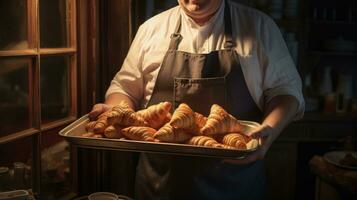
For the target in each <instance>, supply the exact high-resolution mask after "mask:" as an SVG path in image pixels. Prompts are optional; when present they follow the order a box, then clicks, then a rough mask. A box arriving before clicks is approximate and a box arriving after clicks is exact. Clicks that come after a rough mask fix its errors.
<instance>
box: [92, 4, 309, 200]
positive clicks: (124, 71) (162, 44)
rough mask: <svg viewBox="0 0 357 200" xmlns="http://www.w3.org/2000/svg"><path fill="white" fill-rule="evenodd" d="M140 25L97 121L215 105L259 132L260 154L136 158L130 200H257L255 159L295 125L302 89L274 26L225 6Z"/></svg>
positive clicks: (201, 7) (196, 7) (187, 10)
mask: <svg viewBox="0 0 357 200" xmlns="http://www.w3.org/2000/svg"><path fill="white" fill-rule="evenodd" d="M178 2H179V6H176V7H174V8H172V9H170V10H167V11H165V12H163V13H161V14H158V15H156V16H154V17H153V18H151V19H149V20H148V21H146V22H145V23H144V24H142V25H141V26H140V28H139V30H138V32H137V34H136V37H135V39H134V41H133V42H132V44H131V47H130V50H129V52H128V55H127V57H126V59H125V61H124V63H123V65H122V67H121V70H120V71H119V72H118V73H117V75H116V76H115V77H114V79H113V80H112V83H111V85H110V87H109V89H108V91H107V94H106V101H105V103H104V104H96V105H95V106H94V107H93V110H92V111H91V113H90V116H91V117H92V118H95V117H96V116H98V115H99V114H100V113H103V112H104V111H106V110H108V109H110V108H111V107H112V106H114V105H117V104H118V103H119V102H121V101H126V102H127V103H128V104H129V105H130V106H131V107H132V108H134V109H141V108H144V107H147V106H149V105H153V104H157V103H159V102H162V101H170V102H173V104H174V106H178V104H179V103H182V102H184V103H187V104H188V105H190V107H191V108H192V109H193V110H194V111H197V112H199V113H202V114H204V115H206V116H207V114H208V113H209V109H210V107H211V105H212V104H219V105H221V106H222V107H224V108H225V109H226V110H227V111H228V112H229V113H230V114H232V115H233V116H235V117H236V118H237V119H241V120H250V121H256V122H259V123H261V126H260V127H259V128H257V129H256V130H255V131H253V132H252V133H251V136H253V137H255V138H261V140H262V145H261V147H260V148H259V150H257V151H256V152H254V153H252V154H251V155H249V156H248V157H247V158H245V159H240V160H239V159H237V160H222V159H212V158H197V157H184V156H171V155H156V154H146V153H145V154H144V153H142V155H141V156H140V160H139V165H138V168H137V177H136V198H135V199H264V195H265V193H264V190H265V180H264V167H263V159H264V156H265V154H266V152H267V151H268V149H269V147H270V146H271V144H272V143H273V141H274V140H275V139H276V138H277V137H278V135H279V134H280V133H281V131H282V130H283V128H284V127H285V126H286V125H287V124H288V123H289V122H291V121H292V120H297V119H299V118H301V117H302V115H303V111H304V100H303V97H302V92H301V80H300V77H299V75H298V73H297V71H296V68H295V66H294V63H293V61H292V59H291V57H290V55H289V53H288V49H287V47H286V45H285V43H284V40H283V38H282V36H281V34H280V31H279V29H278V27H277V26H276V25H275V23H274V22H273V21H272V20H271V19H270V18H269V17H268V16H266V15H265V14H263V13H261V12H259V11H257V10H254V9H252V8H248V7H246V6H243V5H240V4H238V3H235V2H233V1H228V0H226V1H225V0H178Z"/></svg>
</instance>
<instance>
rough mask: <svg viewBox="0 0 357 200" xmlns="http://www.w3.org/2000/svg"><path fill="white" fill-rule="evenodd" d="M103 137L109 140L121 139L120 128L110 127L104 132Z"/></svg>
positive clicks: (116, 126)
mask: <svg viewBox="0 0 357 200" xmlns="http://www.w3.org/2000/svg"><path fill="white" fill-rule="evenodd" d="M104 136H105V137H107V138H111V139H116V138H122V134H121V127H120V126H119V125H110V126H108V127H107V128H106V129H105V130H104Z"/></svg>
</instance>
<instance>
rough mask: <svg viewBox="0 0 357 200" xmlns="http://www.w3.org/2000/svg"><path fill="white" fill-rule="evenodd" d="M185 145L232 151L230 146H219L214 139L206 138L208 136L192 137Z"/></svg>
mask: <svg viewBox="0 0 357 200" xmlns="http://www.w3.org/2000/svg"><path fill="white" fill-rule="evenodd" d="M187 144H191V145H198V146H205V147H218V148H225V149H234V148H233V147H231V146H228V145H225V144H221V143H219V142H217V141H216V140H215V139H213V138H211V137H208V136H203V135H200V136H194V137H192V138H191V139H190V140H189V141H188V143H187Z"/></svg>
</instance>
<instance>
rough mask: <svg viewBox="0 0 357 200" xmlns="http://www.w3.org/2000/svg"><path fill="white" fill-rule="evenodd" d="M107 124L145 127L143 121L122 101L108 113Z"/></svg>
mask: <svg viewBox="0 0 357 200" xmlns="http://www.w3.org/2000/svg"><path fill="white" fill-rule="evenodd" d="M107 118H108V124H110V125H113V124H118V125H121V126H146V125H147V123H146V122H145V121H144V119H143V118H142V117H140V116H138V115H137V114H136V113H135V111H134V110H133V109H132V108H130V106H129V105H128V104H127V103H125V102H124V101H122V102H121V103H120V104H119V105H117V106H114V107H113V108H112V109H111V110H110V112H109V113H108V116H107Z"/></svg>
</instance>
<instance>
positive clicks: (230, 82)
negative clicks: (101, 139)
mask: <svg viewBox="0 0 357 200" xmlns="http://www.w3.org/2000/svg"><path fill="white" fill-rule="evenodd" d="M224 18H225V38H226V41H225V45H224V47H225V49H224V50H218V51H213V52H211V53H209V54H192V53H187V52H182V51H178V50H177V48H178V45H179V43H180V41H181V39H182V36H181V35H180V27H181V17H180V18H179V20H178V23H177V25H176V29H175V33H174V34H172V35H171V42H170V46H169V50H168V51H167V53H166V55H165V57H164V59H163V62H162V65H161V68H160V72H159V75H158V78H157V81H156V84H155V88H154V91H153V94H152V97H151V99H150V101H149V104H148V106H149V105H152V104H157V103H159V102H162V101H172V102H173V104H174V107H177V106H178V105H179V104H180V103H183V102H185V103H187V104H188V105H190V106H191V107H192V109H193V110H194V111H196V112H199V113H202V114H205V115H206V116H207V115H208V114H209V111H210V107H211V105H212V104H214V103H215V104H219V105H221V106H223V107H224V108H225V109H226V110H227V111H228V112H229V113H231V114H232V115H233V116H235V117H237V118H238V119H243V120H252V121H257V122H260V121H261V120H262V116H263V115H262V112H261V111H260V109H259V108H258V107H257V105H256V103H255V102H254V100H253V98H252V97H251V95H250V93H249V90H248V88H247V85H246V82H245V79H244V75H243V72H242V69H241V65H240V63H239V57H238V55H237V53H236V51H235V50H234V46H235V43H234V40H233V39H232V30H231V16H230V9H229V4H227V3H226V5H225V11H224ZM264 188H265V179H264V167H263V162H262V161H257V162H255V163H253V164H249V165H233V164H227V163H222V160H220V159H215V158H201V157H190V156H174V155H160V154H149V153H142V154H141V156H140V159H139V164H138V168H137V175H136V188H135V191H136V192H135V193H136V194H135V195H136V199H145V200H146V199H250V200H252V199H264V193H265V192H264Z"/></svg>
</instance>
